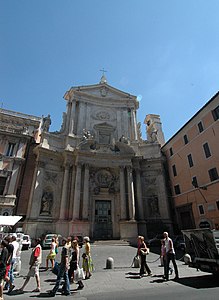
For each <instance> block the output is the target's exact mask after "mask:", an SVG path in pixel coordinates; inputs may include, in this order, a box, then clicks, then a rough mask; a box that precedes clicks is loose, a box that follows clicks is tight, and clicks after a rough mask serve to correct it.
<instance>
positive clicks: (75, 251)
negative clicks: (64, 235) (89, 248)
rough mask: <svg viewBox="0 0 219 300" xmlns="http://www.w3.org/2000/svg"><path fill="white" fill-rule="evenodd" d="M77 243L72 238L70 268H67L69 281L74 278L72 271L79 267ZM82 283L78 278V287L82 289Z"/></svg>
mask: <svg viewBox="0 0 219 300" xmlns="http://www.w3.org/2000/svg"><path fill="white" fill-rule="evenodd" d="M79 257H80V256H79V245H78V241H77V240H73V242H72V254H71V260H70V268H69V270H68V277H69V281H70V282H72V281H73V280H74V271H76V270H77V269H78V268H79ZM83 287H84V284H83V283H82V281H81V279H79V280H78V289H83Z"/></svg>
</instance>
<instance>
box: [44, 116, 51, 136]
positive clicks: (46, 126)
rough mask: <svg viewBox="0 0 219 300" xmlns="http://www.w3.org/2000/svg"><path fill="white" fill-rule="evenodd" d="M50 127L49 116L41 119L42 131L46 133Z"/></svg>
mask: <svg viewBox="0 0 219 300" xmlns="http://www.w3.org/2000/svg"><path fill="white" fill-rule="evenodd" d="M50 125H51V118H50V115H48V116H47V117H44V118H43V124H42V131H45V132H48V131H49V127H50Z"/></svg>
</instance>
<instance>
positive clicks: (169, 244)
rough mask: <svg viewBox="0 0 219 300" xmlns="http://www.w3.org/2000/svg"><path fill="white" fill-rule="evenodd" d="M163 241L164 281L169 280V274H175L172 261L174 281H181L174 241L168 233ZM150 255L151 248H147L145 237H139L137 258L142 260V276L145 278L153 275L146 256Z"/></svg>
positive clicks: (164, 234)
mask: <svg viewBox="0 0 219 300" xmlns="http://www.w3.org/2000/svg"><path fill="white" fill-rule="evenodd" d="M163 237H164V238H163V239H162V240H161V258H162V265H163V266H164V275H163V278H164V280H166V281H168V280H169V274H170V273H171V274H172V272H173V270H172V268H170V261H172V263H173V267H174V271H175V278H174V280H178V279H179V272H178V268H177V264H176V255H175V250H174V246H173V241H172V239H171V238H170V237H169V235H168V232H166V231H165V232H164V233H163ZM148 253H149V248H148V247H147V245H146V243H145V241H144V237H143V236H138V250H137V256H138V257H139V258H140V276H141V277H143V276H145V275H149V276H150V275H152V272H151V269H150V268H149V266H148V264H147V261H146V256H147V254H148Z"/></svg>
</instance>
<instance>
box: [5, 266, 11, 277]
mask: <svg viewBox="0 0 219 300" xmlns="http://www.w3.org/2000/svg"><path fill="white" fill-rule="evenodd" d="M10 269H11V265H7V266H6V272H5V276H8V272H9V271H10Z"/></svg>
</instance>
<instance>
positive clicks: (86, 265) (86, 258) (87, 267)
mask: <svg viewBox="0 0 219 300" xmlns="http://www.w3.org/2000/svg"><path fill="white" fill-rule="evenodd" d="M82 257H83V262H82V267H83V270H84V272H85V279H89V278H90V277H91V275H92V274H91V271H93V262H92V258H91V252H90V238H89V237H88V236H85V237H84V253H83V254H82Z"/></svg>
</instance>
